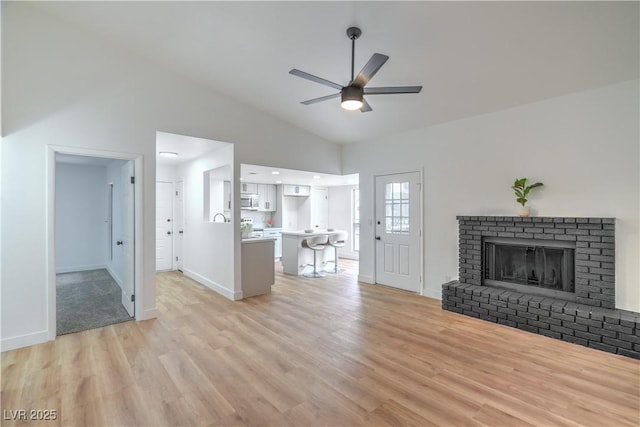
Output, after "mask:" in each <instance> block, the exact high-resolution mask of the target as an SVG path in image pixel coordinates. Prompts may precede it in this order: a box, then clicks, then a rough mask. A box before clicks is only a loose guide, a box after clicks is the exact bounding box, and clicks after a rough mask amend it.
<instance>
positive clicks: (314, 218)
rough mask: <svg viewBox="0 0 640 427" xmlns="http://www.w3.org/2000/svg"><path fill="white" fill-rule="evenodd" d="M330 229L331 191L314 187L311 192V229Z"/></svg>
mask: <svg viewBox="0 0 640 427" xmlns="http://www.w3.org/2000/svg"><path fill="white" fill-rule="evenodd" d="M327 227H329V189H328V188H326V187H313V189H312V190H311V228H317V229H321V230H324V229H326V228H327Z"/></svg>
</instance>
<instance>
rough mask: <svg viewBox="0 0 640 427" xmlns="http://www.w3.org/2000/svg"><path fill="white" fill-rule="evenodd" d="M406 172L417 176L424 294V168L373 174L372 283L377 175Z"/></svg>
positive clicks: (375, 270)
mask: <svg viewBox="0 0 640 427" xmlns="http://www.w3.org/2000/svg"><path fill="white" fill-rule="evenodd" d="M406 173H418V174H419V177H418V184H419V185H420V194H419V195H418V196H419V197H418V198H419V202H418V203H419V207H420V209H419V212H420V216H419V219H418V220H419V224H420V239H419V241H420V245H419V246H420V292H419V295H422V296H424V285H425V283H426V279H425V271H424V264H425V263H424V247H425V244H424V239H425V233H424V169H423V168H419V169H413V170H403V171H386V172H376V173H374V174H373V186H372V189H373V224H372V226H373V229H372V230H373V233H372V234H371V242H372V243H371V244H372V245H373V282H374V284H378V277H377V276H378V265H377V262H378V261H377V260H378V253H377V252H378V245H377V244H376V230H375V227H376V224H375V222H376V221H377V218H378V208H377V205H378V201H377V200H376V197H377V194H378V188H377V181H378V177H381V176H388V175H400V174H406ZM360 202H361V203H362V199H360ZM360 219H361V220H362V209H360ZM380 286H384V285H380Z"/></svg>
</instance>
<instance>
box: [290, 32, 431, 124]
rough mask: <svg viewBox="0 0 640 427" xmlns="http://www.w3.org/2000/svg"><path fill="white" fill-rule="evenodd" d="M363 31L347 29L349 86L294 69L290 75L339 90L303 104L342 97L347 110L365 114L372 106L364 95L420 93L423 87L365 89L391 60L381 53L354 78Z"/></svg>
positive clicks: (374, 56)
mask: <svg viewBox="0 0 640 427" xmlns="http://www.w3.org/2000/svg"><path fill="white" fill-rule="evenodd" d="M361 34H362V31H361V30H360V29H359V28H357V27H349V28H348V29H347V37H349V39H350V40H351V80H350V81H349V84H348V85H347V86H341V85H339V84H338V83H334V82H332V81H329V80H326V79H323V78H321V77H318V76H314V75H313V74H309V73H306V72H304V71H300V70H298V69H295V68H294V69H292V70H291V71H289V74H292V75H294V76H298V77H302V78H303V79H307V80H311V81H312V82H316V83H320V84H321V85H324V86H329V87H331V88H333V89H338V90H339V91H340V92H339V93H334V94H331V95H326V96H321V97H320V98H314V99H309V100H307V101H302V102H301V104H304V105H311V104H315V103H318V102H322V101H328V100H330V99H334V98H337V97H340V99H341V103H340V105H341V106H342V108H344V109H345V110H351V111H355V110H360V111H361V112H363V113H366V112H368V111H371V110H372V109H371V106H370V105H369V103H368V102H367V101H366V100H365V99H364V95H365V94H366V95H393V94H400V93H420V91H421V90H422V86H395V87H375V88H365V86H366V85H367V83H369V80H371V78H372V77H373V76H374V75H375V74H376V73H377V72H378V70H380V68H381V67H382V66H383V65H384V63H385V62H387V60H388V59H389V57H388V56H387V55H382V54H380V53H374V54H373V55H372V56H371V59H369V62H367V63H366V64H365V66H364V67H363V68H362V70H360V72H359V73H358V75H357V76H354V61H355V49H356V39H357V38H358V37H360V35H361Z"/></svg>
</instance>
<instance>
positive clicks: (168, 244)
mask: <svg viewBox="0 0 640 427" xmlns="http://www.w3.org/2000/svg"><path fill="white" fill-rule="evenodd" d="M170 270H173V183H172V182H160V181H157V182H156V271H170Z"/></svg>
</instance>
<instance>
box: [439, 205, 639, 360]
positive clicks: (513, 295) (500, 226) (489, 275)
mask: <svg viewBox="0 0 640 427" xmlns="http://www.w3.org/2000/svg"><path fill="white" fill-rule="evenodd" d="M458 224H459V280H458V281H453V282H449V283H445V284H444V285H443V290H442V307H443V309H445V310H449V311H454V312H457V313H460V314H465V315H467V316H472V317H477V318H480V319H483V320H488V321H492V322H496V323H501V324H504V325H508V326H512V327H516V328H519V329H523V330H526V331H529V332H534V333H538V334H542V335H546V336H549V337H552V338H557V339H562V340H564V341H569V342H573V343H576V344H581V345H584V346H589V347H593V348H597V349H600V350H603V351H608V352H611V353H618V354H622V355H625V356H629V357H634V358H636V359H640V337H639V334H640V314H638V313H633V312H628V311H623V310H616V309H615V219H614V218H560V217H556V218H551V217H493V216H459V217H458ZM496 248H497V249H496ZM498 261H499V262H498ZM496 279H498V280H496Z"/></svg>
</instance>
